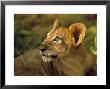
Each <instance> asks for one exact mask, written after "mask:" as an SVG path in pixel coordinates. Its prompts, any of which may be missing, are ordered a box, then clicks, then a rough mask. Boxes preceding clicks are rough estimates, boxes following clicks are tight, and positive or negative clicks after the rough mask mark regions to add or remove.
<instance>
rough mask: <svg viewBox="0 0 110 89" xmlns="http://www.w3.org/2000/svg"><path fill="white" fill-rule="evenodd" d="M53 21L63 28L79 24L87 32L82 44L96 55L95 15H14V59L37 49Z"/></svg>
mask: <svg viewBox="0 0 110 89" xmlns="http://www.w3.org/2000/svg"><path fill="white" fill-rule="evenodd" d="M55 19H59V20H60V24H61V25H63V26H66V27H68V26H70V25H71V24H73V23H77V22H81V23H84V24H85V25H86V28H87V31H86V36H85V40H84V44H85V46H86V47H87V48H89V49H90V51H92V52H93V53H94V54H96V48H97V47H96V46H97V45H96V39H97V38H96V37H97V36H96V35H97V15H96V14H15V15H14V57H17V56H19V55H21V54H23V53H25V52H27V51H28V50H30V49H34V48H38V47H39V46H40V44H41V42H42V41H43V39H44V38H45V36H46V34H47V33H48V32H49V31H50V30H51V29H52V26H53V22H54V21H55Z"/></svg>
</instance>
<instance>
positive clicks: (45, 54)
mask: <svg viewBox="0 0 110 89" xmlns="http://www.w3.org/2000/svg"><path fill="white" fill-rule="evenodd" d="M40 54H41V55H42V60H43V61H44V62H51V61H52V60H54V59H56V58H57V55H56V54H55V53H52V52H42V51H40Z"/></svg>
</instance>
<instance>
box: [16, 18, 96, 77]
mask: <svg viewBox="0 0 110 89" xmlns="http://www.w3.org/2000/svg"><path fill="white" fill-rule="evenodd" d="M85 33H86V27H85V25H84V24H82V23H75V24H72V25H70V26H69V27H63V26H60V24H59V21H58V20H56V21H55V22H54V26H53V28H52V30H51V31H50V32H49V33H48V34H47V37H46V39H45V40H44V42H42V44H41V46H40V54H41V55H40V54H39V50H38V49H35V50H30V51H29V52H27V53H25V54H23V55H21V56H19V57H17V58H15V62H14V73H15V76H44V75H45V76H85V75H87V74H88V71H89V74H90V75H96V70H95V69H97V67H95V65H96V56H95V55H93V54H92V53H91V52H90V51H89V50H87V49H86V48H85V47H84V45H83V39H84V37H85ZM94 67H95V68H94ZM93 68H94V70H93Z"/></svg>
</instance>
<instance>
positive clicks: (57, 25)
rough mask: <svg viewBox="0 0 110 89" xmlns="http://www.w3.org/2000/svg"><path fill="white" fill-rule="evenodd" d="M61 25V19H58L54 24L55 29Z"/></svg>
mask: <svg viewBox="0 0 110 89" xmlns="http://www.w3.org/2000/svg"><path fill="white" fill-rule="evenodd" d="M59 26H60V23H59V20H58V19H56V20H55V21H54V24H53V29H57V28H58V27H59Z"/></svg>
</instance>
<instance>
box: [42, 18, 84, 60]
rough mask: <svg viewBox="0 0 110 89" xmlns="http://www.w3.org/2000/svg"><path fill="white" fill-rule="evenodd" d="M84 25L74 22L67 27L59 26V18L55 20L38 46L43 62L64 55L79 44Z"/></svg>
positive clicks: (82, 36)
mask: <svg viewBox="0 0 110 89" xmlns="http://www.w3.org/2000/svg"><path fill="white" fill-rule="evenodd" d="M85 32H86V27H85V25H84V24H82V23H75V24H72V25H70V26H69V27H63V26H60V24H59V20H58V19H57V20H55V22H54V25H53V28H52V30H51V31H50V32H49V33H48V34H47V37H46V39H45V40H44V42H42V44H41V46H40V54H41V55H42V59H43V61H44V62H50V61H52V60H55V59H57V58H59V57H60V56H61V55H62V54H63V56H66V54H67V53H71V49H73V48H74V47H77V46H79V45H80V44H81V43H82V41H83V39H84V37H85Z"/></svg>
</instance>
